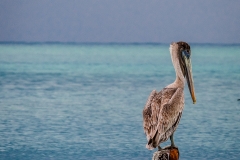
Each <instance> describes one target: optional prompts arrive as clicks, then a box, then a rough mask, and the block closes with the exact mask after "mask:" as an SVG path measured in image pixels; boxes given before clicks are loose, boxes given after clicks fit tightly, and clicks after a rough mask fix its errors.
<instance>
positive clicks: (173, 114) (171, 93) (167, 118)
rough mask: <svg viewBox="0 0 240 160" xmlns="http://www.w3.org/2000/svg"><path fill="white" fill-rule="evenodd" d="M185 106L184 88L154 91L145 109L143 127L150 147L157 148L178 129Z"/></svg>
mask: <svg viewBox="0 0 240 160" xmlns="http://www.w3.org/2000/svg"><path fill="white" fill-rule="evenodd" d="M183 106H184V97H183V89H181V88H164V89H163V90H162V91H161V92H159V93H156V91H152V93H151V94H150V96H149V98H148V101H147V104H146V106H145V107H144V110H143V127H144V132H145V134H146V136H147V140H148V144H147V145H146V147H147V148H148V149H153V148H156V147H157V146H158V145H159V144H160V143H161V142H164V141H166V140H167V139H168V138H169V137H170V136H171V135H172V134H173V132H174V131H175V130H176V128H177V125H178V123H179V121H180V118H181V114H182V109H183Z"/></svg>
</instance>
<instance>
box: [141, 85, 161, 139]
mask: <svg viewBox="0 0 240 160" xmlns="http://www.w3.org/2000/svg"><path fill="white" fill-rule="evenodd" d="M161 96H162V92H159V93H157V91H156V90H153V91H152V92H151V94H150V96H149V97H148V100H147V103H146V105H145V107H144V109H143V128H144V133H145V134H146V136H147V140H148V141H149V140H150V139H151V138H153V137H154V135H155V133H156V131H157V126H158V115H159V112H160V107H161ZM159 101H160V102H159Z"/></svg>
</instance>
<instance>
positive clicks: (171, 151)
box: [152, 146, 179, 160]
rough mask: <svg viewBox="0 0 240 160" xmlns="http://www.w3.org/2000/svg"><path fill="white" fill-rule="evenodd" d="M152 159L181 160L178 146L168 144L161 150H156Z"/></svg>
mask: <svg viewBox="0 0 240 160" xmlns="http://www.w3.org/2000/svg"><path fill="white" fill-rule="evenodd" d="M152 160H179V151H178V148H171V147H170V146H168V147H165V148H163V149H162V150H160V151H156V152H154V153H153V157H152Z"/></svg>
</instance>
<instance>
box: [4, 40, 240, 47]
mask: <svg viewBox="0 0 240 160" xmlns="http://www.w3.org/2000/svg"><path fill="white" fill-rule="evenodd" d="M187 43H190V44H191V45H231V46H232V45H240V43H214V42H204V43H203V42H187ZM0 44H23V45H24V44H25V45H35V44H36V45H37V44H49V45H51V44H52V45H54V44H66V45H169V44H171V42H170V43H166V42H72V41H69V42H67V41H66V42H63V41H33V42H30V41H0Z"/></svg>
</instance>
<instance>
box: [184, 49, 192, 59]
mask: <svg viewBox="0 0 240 160" xmlns="http://www.w3.org/2000/svg"><path fill="white" fill-rule="evenodd" d="M190 55H191V54H190V52H188V51H185V50H184V51H182V56H183V57H187V59H189V58H190Z"/></svg>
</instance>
